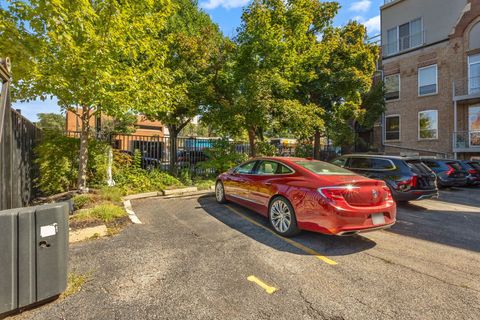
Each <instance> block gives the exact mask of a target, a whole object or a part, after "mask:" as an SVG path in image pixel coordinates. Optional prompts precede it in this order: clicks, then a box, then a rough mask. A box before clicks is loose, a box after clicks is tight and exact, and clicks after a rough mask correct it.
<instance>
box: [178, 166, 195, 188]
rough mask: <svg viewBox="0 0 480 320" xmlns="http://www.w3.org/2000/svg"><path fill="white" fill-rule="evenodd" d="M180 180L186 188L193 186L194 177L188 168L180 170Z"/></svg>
mask: <svg viewBox="0 0 480 320" xmlns="http://www.w3.org/2000/svg"><path fill="white" fill-rule="evenodd" d="M179 179H180V181H181V182H182V183H183V184H184V185H186V186H191V185H192V184H193V181H192V175H191V173H190V169H188V168H187V169H182V170H180V176H179Z"/></svg>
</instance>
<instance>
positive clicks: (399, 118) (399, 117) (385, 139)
mask: <svg viewBox="0 0 480 320" xmlns="http://www.w3.org/2000/svg"><path fill="white" fill-rule="evenodd" d="M395 117H398V139H391V140H389V139H387V119H388V118H395ZM383 140H384V141H388V142H398V141H401V140H402V117H401V116H400V115H399V114H389V115H388V116H385V126H384V128H383Z"/></svg>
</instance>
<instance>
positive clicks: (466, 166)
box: [459, 160, 480, 186]
mask: <svg viewBox="0 0 480 320" xmlns="http://www.w3.org/2000/svg"><path fill="white" fill-rule="evenodd" d="M459 163H460V165H461V166H462V168H463V170H465V171H467V172H468V175H467V185H469V186H476V185H480V162H478V161H472V160H461V161H459Z"/></svg>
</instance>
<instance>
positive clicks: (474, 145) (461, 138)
mask: <svg viewBox="0 0 480 320" xmlns="http://www.w3.org/2000/svg"><path fill="white" fill-rule="evenodd" d="M453 150H454V151H455V150H472V151H477V152H478V151H480V131H459V132H454V133H453Z"/></svg>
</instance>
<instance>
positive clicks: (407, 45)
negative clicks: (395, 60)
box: [382, 30, 426, 57]
mask: <svg viewBox="0 0 480 320" xmlns="http://www.w3.org/2000/svg"><path fill="white" fill-rule="evenodd" d="M425 41H426V32H425V30H422V31H421V32H417V33H414V34H411V35H409V36H405V37H400V38H399V39H398V40H396V41H390V42H387V43H386V44H383V45H382V52H383V56H384V57H388V56H391V55H393V54H396V53H401V52H404V51H407V50H409V49H413V48H417V47H420V46H423V45H424V44H425Z"/></svg>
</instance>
